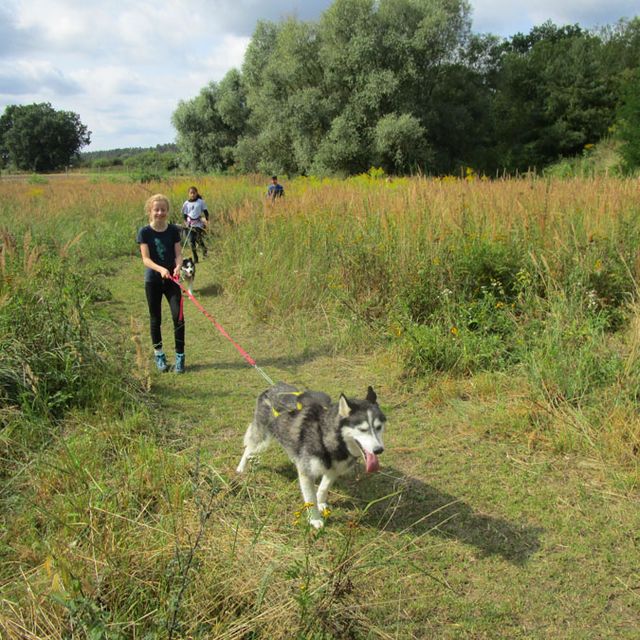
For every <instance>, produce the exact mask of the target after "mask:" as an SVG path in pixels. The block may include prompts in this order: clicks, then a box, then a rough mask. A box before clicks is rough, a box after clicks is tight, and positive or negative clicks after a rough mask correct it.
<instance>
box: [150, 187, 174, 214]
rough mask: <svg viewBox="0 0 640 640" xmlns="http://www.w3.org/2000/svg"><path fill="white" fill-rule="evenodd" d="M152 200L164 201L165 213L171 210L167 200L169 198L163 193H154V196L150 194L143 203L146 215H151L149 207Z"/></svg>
mask: <svg viewBox="0 0 640 640" xmlns="http://www.w3.org/2000/svg"><path fill="white" fill-rule="evenodd" d="M154 202H164V203H165V204H166V205H167V213H168V212H169V211H171V204H170V202H169V198H167V196H165V195H163V194H162V193H156V195H155V196H151V197H150V198H148V199H147V201H146V202H145V203H144V210H145V211H146V213H147V216H150V215H151V207H152V206H153V203H154Z"/></svg>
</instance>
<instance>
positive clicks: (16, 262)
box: [0, 236, 135, 419]
mask: <svg viewBox="0 0 640 640" xmlns="http://www.w3.org/2000/svg"><path fill="white" fill-rule="evenodd" d="M11 247H13V249H11ZM5 251H6V253H7V254H8V259H5V264H4V269H5V276H6V281H5V285H4V286H3V287H2V289H0V292H1V293H2V294H3V295H4V296H5V301H4V303H3V305H2V307H1V308H0V354H1V356H2V358H1V360H2V365H1V366H0V387H1V388H2V393H1V396H0V401H1V404H2V406H4V407H8V406H10V407H16V408H18V409H19V410H20V411H21V412H22V413H23V414H24V415H25V416H28V417H29V418H36V419H37V418H46V419H56V418H60V417H61V416H62V415H64V414H65V413H66V412H67V411H69V410H70V409H73V408H87V407H98V406H100V407H103V406H104V407H107V406H109V405H111V407H112V409H111V411H114V412H116V413H117V412H118V411H120V410H121V409H122V408H123V407H124V406H126V405H127V403H128V400H127V398H131V401H133V398H134V395H135V394H132V388H130V385H129V384H128V383H123V380H122V369H121V367H120V366H119V362H120V359H118V358H113V357H112V356H111V355H110V354H109V347H108V345H107V344H105V343H104V342H103V341H102V339H101V338H100V334H99V333H98V332H97V331H96V328H95V322H96V321H95V319H94V318H93V314H94V311H93V309H92V303H93V302H95V300H96V298H104V295H105V293H104V292H103V291H102V290H101V289H100V288H99V286H98V285H97V284H96V283H95V282H92V281H91V280H90V279H85V278H83V277H82V276H81V275H80V274H79V273H77V272H75V271H74V270H73V269H72V268H71V267H70V266H69V265H67V264H65V262H64V261H63V260H61V259H59V258H56V257H54V256H49V257H47V258H45V257H40V258H39V259H38V260H37V262H35V260H36V256H37V255H38V254H39V252H38V250H37V249H33V248H31V249H30V254H29V255H30V256H31V257H27V256H25V255H21V254H20V252H19V251H18V250H17V248H16V246H15V245H13V244H12V240H11V238H10V236H5ZM29 260H31V261H32V263H33V266H32V267H31V268H30V273H29V274H28V276H27V274H23V273H22V271H23V270H24V268H23V266H22V265H24V264H27V263H28V262H29ZM35 283H39V285H38V286H34V284H35ZM130 394H131V395H130Z"/></svg>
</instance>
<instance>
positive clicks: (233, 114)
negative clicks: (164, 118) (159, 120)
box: [171, 70, 246, 171]
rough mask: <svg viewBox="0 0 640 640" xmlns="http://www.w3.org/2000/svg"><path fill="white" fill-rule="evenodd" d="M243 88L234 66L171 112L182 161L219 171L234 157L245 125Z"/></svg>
mask: <svg viewBox="0 0 640 640" xmlns="http://www.w3.org/2000/svg"><path fill="white" fill-rule="evenodd" d="M244 101H245V98H244V90H243V87H242V83H241V81H240V78H239V76H238V74H237V72H236V71H235V70H231V71H230V72H229V73H227V75H226V76H225V78H224V79H223V80H222V81H221V82H220V83H219V84H216V83H215V82H211V83H209V85H208V86H207V87H205V88H203V89H202V90H201V91H200V93H199V95H198V96H196V97H195V98H194V99H193V100H190V101H187V102H185V101H181V102H180V104H179V105H178V108H177V109H176V110H175V112H174V114H173V116H172V119H171V120H172V123H173V126H174V127H175V129H176V131H177V132H178V137H177V143H178V148H179V150H180V152H179V158H180V164H181V165H182V166H184V167H186V168H188V169H190V170H192V171H220V170H222V169H225V168H227V167H229V166H230V165H231V163H232V161H233V148H234V146H235V145H236V144H237V142H238V138H239V135H240V133H241V132H242V130H243V126H244V119H245V117H246V116H245V113H244V106H243V105H244Z"/></svg>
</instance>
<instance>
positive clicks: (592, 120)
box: [494, 22, 615, 170]
mask: <svg viewBox="0 0 640 640" xmlns="http://www.w3.org/2000/svg"><path fill="white" fill-rule="evenodd" d="M504 51H505V53H504V56H503V57H502V59H501V62H500V69H499V71H498V74H497V81H496V96H495V100H494V118H495V124H496V135H497V145H496V146H497V148H498V150H499V157H500V158H501V159H502V161H503V163H504V165H503V166H504V167H506V168H507V169H508V170H527V169H529V168H533V167H538V168H542V167H544V166H546V165H547V164H549V163H551V162H554V161H556V160H557V159H558V158H559V157H561V156H572V155H576V154H578V153H581V152H582V150H583V149H584V146H585V144H593V143H595V142H597V141H598V140H599V139H600V138H602V137H603V136H604V135H606V133H607V131H608V128H609V127H610V126H611V124H612V122H613V119H614V115H615V95H614V89H613V85H612V82H611V79H610V78H609V76H608V74H607V72H606V69H605V68H604V67H603V64H602V43H601V41H600V40H599V39H598V38H597V37H596V36H593V35H591V34H589V33H586V32H583V31H582V30H581V29H580V28H579V27H577V26H574V27H556V26H555V25H553V24H552V23H550V22H547V23H545V24H543V25H542V26H539V27H535V28H534V29H532V31H531V33H530V34H529V36H523V35H522V34H517V35H516V36H514V37H513V38H512V40H511V42H509V43H507V44H506V45H505V47H504Z"/></svg>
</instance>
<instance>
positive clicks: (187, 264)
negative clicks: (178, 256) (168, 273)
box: [180, 258, 196, 295]
mask: <svg viewBox="0 0 640 640" xmlns="http://www.w3.org/2000/svg"><path fill="white" fill-rule="evenodd" d="M180 275H181V277H182V279H183V280H184V281H185V282H186V283H187V288H188V289H189V293H190V294H191V295H193V281H194V280H195V278H196V264H195V262H194V261H193V259H192V258H185V259H184V260H183V261H182V266H181V267H180Z"/></svg>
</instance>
